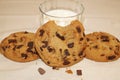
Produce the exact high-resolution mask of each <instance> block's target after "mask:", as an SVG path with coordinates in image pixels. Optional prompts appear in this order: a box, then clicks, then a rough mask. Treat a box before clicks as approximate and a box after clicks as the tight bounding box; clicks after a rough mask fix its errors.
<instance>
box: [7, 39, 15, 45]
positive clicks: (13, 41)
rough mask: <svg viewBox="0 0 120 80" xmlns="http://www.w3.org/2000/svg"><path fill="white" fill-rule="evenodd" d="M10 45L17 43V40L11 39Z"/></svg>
mask: <svg viewBox="0 0 120 80" xmlns="http://www.w3.org/2000/svg"><path fill="white" fill-rule="evenodd" d="M8 43H9V44H10V43H17V40H16V39H9V40H8Z"/></svg>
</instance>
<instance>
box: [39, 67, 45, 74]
mask: <svg viewBox="0 0 120 80" xmlns="http://www.w3.org/2000/svg"><path fill="white" fill-rule="evenodd" d="M38 72H39V73H40V74H41V75H43V74H45V72H46V71H45V70H44V69H43V68H38Z"/></svg>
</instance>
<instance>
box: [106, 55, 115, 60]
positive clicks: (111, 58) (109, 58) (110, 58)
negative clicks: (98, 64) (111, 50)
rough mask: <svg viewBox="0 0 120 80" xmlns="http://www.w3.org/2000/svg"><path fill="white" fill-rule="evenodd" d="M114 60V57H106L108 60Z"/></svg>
mask: <svg viewBox="0 0 120 80" xmlns="http://www.w3.org/2000/svg"><path fill="white" fill-rule="evenodd" d="M115 58H116V56H115V55H112V56H108V57H107V59H108V60H113V59H115Z"/></svg>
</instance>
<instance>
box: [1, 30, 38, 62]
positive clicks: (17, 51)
mask: <svg viewBox="0 0 120 80" xmlns="http://www.w3.org/2000/svg"><path fill="white" fill-rule="evenodd" d="M34 38H35V35H34V33H30V32H16V33H12V34H10V35H9V36H8V37H6V38H5V39H4V40H2V42H1V47H0V48H1V49H0V50H1V53H2V54H3V55H4V56H5V57H7V58H8V59H11V60H13V61H17V62H29V61H33V60H36V59H38V58H39V56H38V54H37V51H36V49H35V46H34Z"/></svg>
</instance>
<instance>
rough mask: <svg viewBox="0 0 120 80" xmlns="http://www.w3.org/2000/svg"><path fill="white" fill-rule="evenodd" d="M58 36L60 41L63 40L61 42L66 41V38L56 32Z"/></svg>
mask: <svg viewBox="0 0 120 80" xmlns="http://www.w3.org/2000/svg"><path fill="white" fill-rule="evenodd" d="M56 36H57V37H58V38H59V39H61V40H65V38H64V36H61V35H60V34H58V33H57V32H56Z"/></svg>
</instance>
